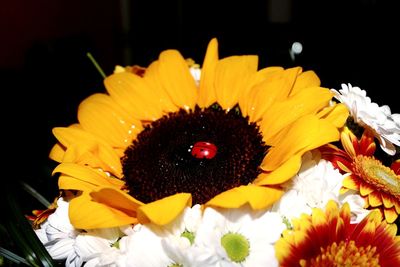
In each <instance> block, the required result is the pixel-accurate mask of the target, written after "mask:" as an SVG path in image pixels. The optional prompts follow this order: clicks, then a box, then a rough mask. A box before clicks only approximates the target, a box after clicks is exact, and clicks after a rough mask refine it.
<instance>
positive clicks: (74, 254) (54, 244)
mask: <svg viewBox="0 0 400 267" xmlns="http://www.w3.org/2000/svg"><path fill="white" fill-rule="evenodd" d="M68 207H69V203H68V202H67V201H65V200H64V199H63V198H59V199H58V200H57V209H56V210H55V211H54V213H52V214H51V215H50V216H49V218H48V219H47V221H46V222H45V223H44V224H42V225H41V228H40V229H38V230H36V233H37V234H38V236H39V239H40V240H41V241H42V243H43V244H44V245H45V247H46V249H47V250H48V252H49V254H50V256H51V257H52V258H53V259H55V260H65V266H82V265H83V264H84V263H85V262H86V261H89V260H93V262H96V263H99V264H101V263H102V262H104V260H103V259H104V258H107V264H106V265H108V266H111V261H110V259H112V258H113V257H110V256H109V255H112V254H115V251H114V250H116V249H115V248H113V247H112V245H113V244H114V243H115V242H116V241H117V240H118V239H119V238H120V236H121V235H122V232H121V231H120V230H119V229H118V228H109V229H98V230H88V231H79V230H78V229H75V228H74V227H73V226H72V224H71V222H70V220H69V217H68ZM106 255H107V257H105V256H106ZM96 257H99V258H98V259H96V260H95V258H96Z"/></svg>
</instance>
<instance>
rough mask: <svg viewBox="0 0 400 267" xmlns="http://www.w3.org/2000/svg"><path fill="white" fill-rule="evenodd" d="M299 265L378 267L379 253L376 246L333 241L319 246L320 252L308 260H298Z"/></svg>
mask: <svg viewBox="0 0 400 267" xmlns="http://www.w3.org/2000/svg"><path fill="white" fill-rule="evenodd" d="M300 266H309V267H320V266H369V267H378V266H380V264H379V254H377V253H376V247H371V246H368V247H366V248H364V247H357V246H356V244H355V242H354V241H353V240H351V241H350V242H344V241H341V242H340V243H339V245H338V244H337V243H336V242H333V243H332V244H331V245H329V246H328V247H327V248H321V253H320V254H319V255H318V256H316V257H315V258H313V259H310V260H309V261H306V260H304V259H303V260H300Z"/></svg>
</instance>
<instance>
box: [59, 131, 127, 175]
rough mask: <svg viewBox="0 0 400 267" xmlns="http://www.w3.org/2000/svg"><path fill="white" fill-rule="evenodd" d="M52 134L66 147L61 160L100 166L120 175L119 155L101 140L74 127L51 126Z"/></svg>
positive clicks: (94, 166) (95, 166)
mask: <svg viewBox="0 0 400 267" xmlns="http://www.w3.org/2000/svg"><path fill="white" fill-rule="evenodd" d="M53 134H54V136H55V137H56V138H57V140H58V141H59V142H60V144H61V145H62V146H63V147H65V148H66V150H65V153H64V155H63V159H62V162H71V163H79V164H81V165H89V166H91V167H93V168H101V169H102V170H104V171H109V172H111V173H113V174H114V175H115V176H117V177H121V175H122V165H121V161H120V156H119V155H118V154H117V153H116V151H114V150H113V149H112V147H111V146H110V145H109V144H107V143H106V142H104V141H103V140H101V139H99V138H98V137H96V136H94V135H92V134H90V133H88V132H86V131H84V130H81V129H78V128H75V127H68V128H66V127H56V128H53ZM59 152H60V151H59ZM58 156H60V154H58Z"/></svg>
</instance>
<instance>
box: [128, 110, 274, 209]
mask: <svg viewBox="0 0 400 267" xmlns="http://www.w3.org/2000/svg"><path fill="white" fill-rule="evenodd" d="M193 149H196V151H193ZM201 149H205V150H201ZM207 149H208V150H209V151H207ZM266 150H267V146H266V145H265V144H264V142H263V141H262V136H261V134H260V132H259V129H258V127H257V125H256V124H255V123H249V121H248V119H247V118H243V116H242V115H241V114H240V111H239V109H238V108H236V109H232V110H231V111H230V112H226V111H225V110H222V109H221V108H220V107H218V106H216V105H214V106H213V107H210V108H207V109H200V108H196V109H195V110H194V111H190V112H186V111H184V110H180V111H179V112H176V113H170V114H168V115H166V116H164V117H162V118H160V119H159V120H157V121H155V122H153V123H151V124H150V125H148V126H147V127H145V129H144V130H143V131H142V132H141V133H140V134H139V135H138V136H137V138H136V140H135V141H134V142H133V143H132V145H131V146H130V147H129V148H128V149H127V150H126V151H125V155H124V157H123V158H122V164H123V173H124V179H125V182H126V186H127V188H128V189H129V193H130V194H131V195H132V196H134V197H135V198H137V199H138V200H140V201H142V202H145V203H148V202H152V201H155V200H158V199H161V198H163V197H166V196H170V195H173V194H176V193H182V192H184V193H191V194H192V197H193V203H194V204H195V203H200V204H203V203H205V202H207V201H208V200H210V199H211V198H213V197H214V196H216V195H217V194H219V193H221V192H223V191H226V190H229V189H232V188H234V187H237V186H240V185H246V184H248V183H250V182H252V181H253V180H254V179H255V178H256V177H257V175H258V174H259V173H260V169H259V165H260V163H261V161H262V159H263V158H264V156H265V154H266ZM194 152H196V153H194ZM214 152H215V153H214ZM210 153H211V154H210ZM206 154H207V156H205V155H206ZM209 155H212V156H209Z"/></svg>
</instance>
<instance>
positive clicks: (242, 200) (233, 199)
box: [206, 185, 284, 210]
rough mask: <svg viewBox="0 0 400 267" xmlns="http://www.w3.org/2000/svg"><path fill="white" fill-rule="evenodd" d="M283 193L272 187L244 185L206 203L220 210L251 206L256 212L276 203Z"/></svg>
mask: <svg viewBox="0 0 400 267" xmlns="http://www.w3.org/2000/svg"><path fill="white" fill-rule="evenodd" d="M283 193H284V192H283V191H282V190H280V189H276V188H272V187H264V186H257V185H242V186H239V187H235V188H233V189H230V190H228V191H225V192H223V193H221V194H219V195H217V196H215V197H214V198H212V199H211V200H210V201H208V202H207V203H206V205H207V206H214V207H220V208H239V207H241V206H243V205H244V204H247V203H248V204H250V206H251V207H252V208H253V209H254V210H259V209H264V208H267V207H269V206H270V205H272V204H273V203H275V202H276V201H277V200H278V199H279V198H280V197H281V196H282V195H283Z"/></svg>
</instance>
